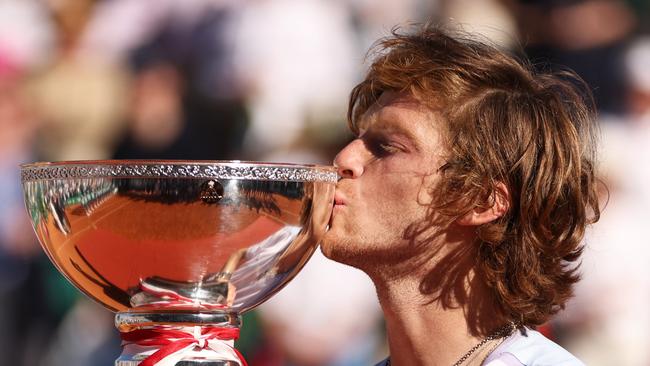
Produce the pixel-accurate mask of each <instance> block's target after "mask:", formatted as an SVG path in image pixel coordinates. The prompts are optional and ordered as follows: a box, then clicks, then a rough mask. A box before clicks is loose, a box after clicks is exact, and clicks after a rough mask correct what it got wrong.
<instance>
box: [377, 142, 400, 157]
mask: <svg viewBox="0 0 650 366" xmlns="http://www.w3.org/2000/svg"><path fill="white" fill-rule="evenodd" d="M379 148H380V149H381V150H382V151H385V152H386V153H389V154H392V153H396V152H398V151H399V149H398V148H397V147H395V146H393V145H391V144H387V143H381V144H379Z"/></svg>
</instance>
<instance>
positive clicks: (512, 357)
mask: <svg viewBox="0 0 650 366" xmlns="http://www.w3.org/2000/svg"><path fill="white" fill-rule="evenodd" d="M386 364H387V360H384V361H383V362H381V363H379V364H378V365H377V366H386ZM483 365H484V366H584V364H583V363H582V362H581V361H580V360H578V359H577V358H576V357H575V356H573V355H572V354H570V353H569V352H568V351H567V350H565V349H564V348H562V347H560V346H559V345H557V344H556V343H554V342H553V341H551V340H549V339H548V338H546V337H544V336H543V335H542V334H541V333H539V332H538V331H535V330H532V329H528V328H526V329H525V334H522V331H516V332H515V333H514V334H512V335H511V336H509V337H508V338H506V339H505V340H504V341H503V343H501V344H500V345H499V347H497V348H496V349H495V350H494V351H492V353H491V354H490V356H488V358H487V359H485V362H483Z"/></svg>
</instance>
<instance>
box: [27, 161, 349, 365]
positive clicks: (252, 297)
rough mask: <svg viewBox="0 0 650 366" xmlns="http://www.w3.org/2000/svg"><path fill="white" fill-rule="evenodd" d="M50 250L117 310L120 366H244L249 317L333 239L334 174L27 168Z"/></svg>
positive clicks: (297, 168)
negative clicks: (327, 236) (242, 330)
mask: <svg viewBox="0 0 650 366" xmlns="http://www.w3.org/2000/svg"><path fill="white" fill-rule="evenodd" d="M21 173H22V183H23V189H24V193H25V202H26V206H27V210H28V211H29V215H30V217H31V220H32V224H33V226H34V230H35V232H36V234H37V236H38V239H39V241H40V243H41V245H42V246H43V248H44V250H45V252H46V253H47V255H48V256H49V258H50V259H51V260H52V262H53V263H54V264H55V266H56V267H57V268H58V270H59V271H60V272H61V273H62V274H63V275H64V276H65V277H66V278H67V279H68V280H69V281H70V282H72V283H73V284H74V285H75V286H76V287H77V288H79V289H80V290H81V291H82V292H83V293H85V294H86V295H88V296H89V297H90V298H92V299H94V300H95V301H97V302H99V303H100V304H102V305H104V306H105V307H106V308H108V309H110V310H112V311H114V312H116V313H117V314H116V316H115V324H116V327H117V328H118V330H119V331H120V334H121V336H122V341H123V342H122V344H123V351H122V354H121V355H120V357H119V358H118V359H117V360H116V361H115V365H116V366H135V365H141V366H153V365H158V366H173V365H176V366H181V365H182V366H190V365H201V366H225V365H227V366H235V365H240V364H241V365H245V364H246V361H245V360H244V359H243V357H242V356H241V354H239V352H238V351H237V350H236V349H235V348H234V340H235V339H236V338H237V337H238V334H239V327H240V325H241V314H242V313H244V312H246V311H248V310H250V309H252V308H254V307H255V306H257V305H259V304H261V303H262V302H264V301H265V300H267V299H268V298H269V297H271V296H273V294H274V293H276V292H277V291H278V290H280V289H281V288H282V287H283V286H284V285H286V284H287V283H288V282H289V281H290V280H291V279H292V278H293V277H294V276H295V275H296V274H297V272H298V271H299V270H300V269H301V268H302V266H303V265H304V264H305V262H306V261H307V260H308V259H309V257H310V256H311V254H312V253H313V251H314V249H315V248H316V246H317V243H318V240H319V239H320V237H321V236H322V234H323V233H324V232H325V230H326V227H327V223H328V220H329V216H330V213H331V208H332V201H333V196H334V186H335V183H336V180H337V178H338V176H337V173H336V171H335V169H334V168H333V167H327V166H307V165H290V164H266V163H243V162H227V161H224V162H212V161H210V162H194V161H83V162H82V161H79V162H61V163H36V164H27V165H23V166H22V172H21Z"/></svg>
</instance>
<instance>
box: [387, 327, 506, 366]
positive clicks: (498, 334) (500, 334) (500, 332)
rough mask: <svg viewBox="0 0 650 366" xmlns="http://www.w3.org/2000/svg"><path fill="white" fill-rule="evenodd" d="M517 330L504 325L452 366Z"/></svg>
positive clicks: (461, 362) (457, 365)
mask: <svg viewBox="0 0 650 366" xmlns="http://www.w3.org/2000/svg"><path fill="white" fill-rule="evenodd" d="M515 329H517V325H516V324H515V323H508V324H506V325H504V326H503V327H501V328H499V329H497V330H496V331H495V332H494V333H492V334H490V335H488V336H487V337H485V338H483V340H482V341H480V342H478V343H477V344H476V345H475V346H474V347H472V348H470V350H469V351H467V353H465V354H464V355H463V356H462V357H461V358H459V359H458V361H456V363H454V364H453V365H452V366H460V365H462V364H463V362H465V361H467V359H468V358H469V356H471V355H472V354H473V353H474V352H476V351H477V350H478V349H479V348H481V347H482V346H483V345H484V344H486V343H487V342H489V341H491V340H494V339H498V338H505V337H508V336H509V335H510V334H512V332H514V331H515ZM386 366H391V363H390V357H389V358H388V360H387V362H386Z"/></svg>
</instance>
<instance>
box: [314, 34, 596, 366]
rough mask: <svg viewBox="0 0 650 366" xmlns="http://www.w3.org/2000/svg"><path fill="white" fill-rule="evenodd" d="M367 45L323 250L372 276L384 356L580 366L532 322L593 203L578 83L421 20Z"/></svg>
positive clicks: (564, 277)
mask: <svg viewBox="0 0 650 366" xmlns="http://www.w3.org/2000/svg"><path fill="white" fill-rule="evenodd" d="M376 54H377V57H376V59H375V60H374V62H373V63H372V65H371V67H370V70H369V72H368V74H367V76H366V78H365V80H363V81H362V82H361V83H360V84H359V85H358V86H356V87H355V88H354V89H353V91H352V95H351V99H350V108H349V112H348V117H349V122H350V126H351V128H352V130H353V131H354V133H355V134H356V139H355V140H353V141H352V142H351V143H350V144H349V145H347V146H346V147H345V148H344V149H343V150H342V151H341V152H340V153H339V154H338V155H337V157H336V159H335V161H334V164H335V165H336V166H337V167H338V170H339V174H340V176H341V179H340V181H339V182H338V185H337V189H336V197H335V203H334V208H333V213H332V218H331V222H330V229H329V231H328V232H327V233H326V235H325V237H324V239H323V242H322V250H323V252H324V253H325V255H326V256H328V257H329V258H331V259H334V260H336V261H339V262H342V263H346V264H349V265H352V266H355V267H357V268H359V269H361V270H363V271H364V272H365V273H367V274H368V275H369V276H370V278H371V279H372V281H373V282H374V284H375V287H376V289H377V293H378V296H379V300H380V303H381V306H382V310H383V312H384V315H385V319H386V327H387V334H388V343H389V347H390V357H389V358H388V359H387V360H386V361H384V363H382V364H383V365H393V366H412V365H461V364H462V365H490V366H496V365H580V364H581V363H580V361H578V360H577V359H576V358H574V357H573V356H571V355H570V354H569V353H568V352H567V351H565V350H563V349H562V348H561V347H559V346H558V345H556V344H554V343H553V342H551V341H549V340H547V339H546V338H544V337H543V336H542V335H541V334H540V333H538V332H536V331H534V330H533V328H534V327H535V326H537V325H539V324H542V323H543V322H545V321H546V320H547V319H548V318H549V316H551V315H552V314H554V313H556V312H557V311H559V310H560V309H561V308H562V307H563V306H564V303H565V302H566V300H567V299H568V298H569V297H570V296H571V289H572V285H573V284H574V283H575V282H576V281H578V277H579V275H578V273H577V261H578V259H579V256H580V253H581V251H582V246H581V239H582V237H583V234H584V231H585V226H586V225H587V224H589V223H592V222H595V221H596V220H597V219H598V217H599V212H600V211H599V206H598V202H597V193H596V178H595V175H594V166H593V164H594V162H593V158H594V151H593V147H592V146H593V144H592V140H593V131H594V126H593V125H592V123H593V122H592V118H591V117H592V115H591V112H590V108H589V107H588V106H587V105H589V106H590V105H591V104H590V103H587V102H588V101H590V99H588V97H587V96H588V95H589V94H588V92H587V93H585V94H583V93H581V92H580V91H578V90H577V89H576V88H575V87H574V85H575V84H573V83H569V82H568V81H566V80H567V78H566V77H564V78H563V79H560V78H557V77H553V76H549V75H537V74H535V73H534V72H532V71H530V69H529V68H528V67H526V66H524V65H522V64H521V63H519V62H517V61H516V60H515V59H513V58H512V57H510V56H508V55H506V54H505V53H503V52H501V51H499V50H497V49H495V48H493V47H490V46H488V45H485V44H482V43H480V42H477V41H474V40H471V39H464V38H462V37H458V36H456V37H452V36H450V35H448V34H446V33H445V32H444V31H441V30H439V29H435V28H430V27H423V28H422V29H419V30H418V31H417V32H415V33H414V34H403V33H398V32H394V33H393V36H392V37H390V38H387V39H384V40H382V41H381V42H380V43H379V44H378V50H377V53H376ZM565 76H569V75H565Z"/></svg>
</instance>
